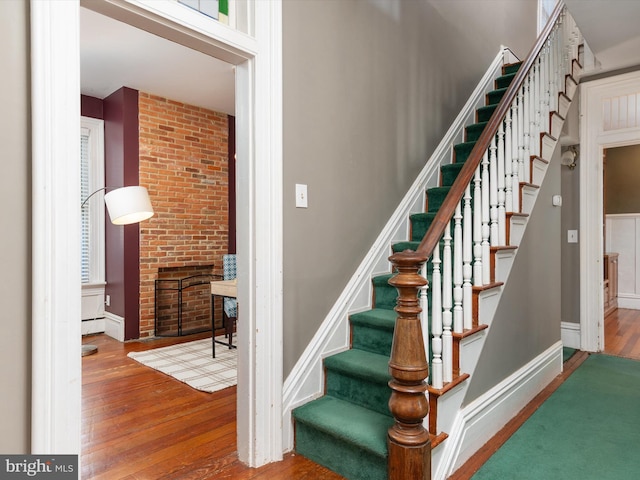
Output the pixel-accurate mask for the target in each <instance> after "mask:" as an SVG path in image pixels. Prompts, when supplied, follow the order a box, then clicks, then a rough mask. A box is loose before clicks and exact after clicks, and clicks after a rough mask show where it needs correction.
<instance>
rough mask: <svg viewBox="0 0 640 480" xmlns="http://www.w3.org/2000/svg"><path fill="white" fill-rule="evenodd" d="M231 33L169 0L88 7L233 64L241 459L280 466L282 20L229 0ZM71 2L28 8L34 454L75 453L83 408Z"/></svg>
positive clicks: (253, 1) (75, 37)
mask: <svg viewBox="0 0 640 480" xmlns="http://www.w3.org/2000/svg"><path fill="white" fill-rule="evenodd" d="M237 3H238V7H239V8H238V9H237V12H238V14H239V15H244V16H243V17H242V18H241V17H239V19H238V20H239V21H238V22H237V23H238V25H248V26H249V27H248V28H249V34H248V35H247V34H244V33H242V32H240V31H237V30H234V29H231V28H229V27H227V26H224V25H221V24H216V25H213V27H212V26H211V22H207V21H205V20H206V19H204V18H202V16H201V15H199V14H197V13H195V12H190V11H189V10H188V9H185V8H184V7H182V6H181V5H179V4H178V3H177V2H173V1H171V0H100V1H95V0H94V1H92V2H90V3H88V5H87V6H90V7H91V8H92V9H94V10H96V11H99V12H101V13H104V14H107V15H109V16H112V17H114V18H117V19H119V20H123V21H126V22H127V23H130V24H132V25H134V26H138V27H144V28H145V29H146V30H149V31H152V32H153V33H157V34H160V35H162V36H163V37H165V38H168V39H170V40H173V41H176V42H179V43H182V44H184V45H186V46H189V47H191V48H195V49H198V50H200V51H203V52H205V53H208V54H209V55H212V56H215V57H217V58H220V59H222V60H225V61H227V62H230V63H233V64H235V65H237V70H236V120H237V130H236V133H237V146H238V148H237V159H238V171H237V182H238V185H237V192H238V199H237V219H238V227H237V238H238V245H237V247H238V267H239V275H238V279H239V281H238V286H239V288H238V301H239V303H240V304H241V305H242V321H241V322H239V323H238V337H239V339H238V341H239V344H243V345H245V354H244V355H240V358H239V360H238V412H240V414H239V415H238V422H237V429H238V453H239V457H240V460H241V461H243V462H245V463H247V464H249V465H250V466H254V467H255V466H260V465H263V464H265V463H268V462H271V461H277V460H280V459H281V458H282V452H283V446H282V425H281V423H282V414H281V410H282V355H283V354H282V55H281V54H282V26H281V22H282V11H281V3H280V1H277V0H274V1H269V2H263V1H257V0H246V2H240V1H238V2H237ZM79 6H80V1H79V0H67V1H64V2H45V1H41V0H31V45H32V47H31V48H32V52H31V55H32V148H33V155H32V167H33V174H32V175H33V182H32V183H33V186H32V189H33V192H32V202H33V206H32V215H33V220H32V225H33V227H32V228H33V232H32V235H33V240H32V244H33V247H32V250H33V271H32V276H33V282H32V298H33V299H32V309H33V313H32V330H33V333H32V348H33V353H32V419H31V424H32V432H31V435H32V453H41V454H45V453H51V454H79V453H80V411H81V408H80V407H81V355H80V341H79V340H80V335H81V332H80V295H81V293H80V262H79V260H80V253H79V252H80V242H79V225H80V223H79V218H80V217H79V215H74V214H73V213H72V212H74V211H78V212H79V208H80V207H79V204H80V202H79V198H80V196H79V172H78V168H77V158H78V156H79V142H78V140H77V132H78V129H79V125H80V85H79V76H80V65H79Z"/></svg>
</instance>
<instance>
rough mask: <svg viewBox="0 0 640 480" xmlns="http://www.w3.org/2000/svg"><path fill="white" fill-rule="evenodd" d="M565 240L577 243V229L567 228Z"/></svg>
mask: <svg viewBox="0 0 640 480" xmlns="http://www.w3.org/2000/svg"><path fill="white" fill-rule="evenodd" d="M567 242H568V243H578V230H567Z"/></svg>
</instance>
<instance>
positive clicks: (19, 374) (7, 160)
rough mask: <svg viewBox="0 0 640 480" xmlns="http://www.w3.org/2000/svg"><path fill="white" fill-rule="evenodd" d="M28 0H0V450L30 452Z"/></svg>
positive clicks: (6, 452) (8, 452)
mask: <svg viewBox="0 0 640 480" xmlns="http://www.w3.org/2000/svg"><path fill="white" fill-rule="evenodd" d="M28 6H29V2H26V1H24V0H4V1H2V2H0V45H2V46H3V48H0V65H2V69H3V72H4V73H3V75H2V88H1V89H0V105H1V106H2V115H0V149H1V150H0V152H1V155H0V156H1V158H2V176H0V205H2V217H1V218H2V223H3V225H4V229H3V232H2V248H0V265H2V276H0V282H1V285H0V305H2V317H3V331H2V335H0V384H1V385H2V390H3V394H2V395H1V396H0V410H1V411H2V421H0V452H2V453H3V454H11V453H29V451H30V450H29V449H30V446H29V445H30V436H29V432H30V429H31V425H30V410H31V394H30V384H31V360H30V358H31V350H30V341H31V340H30V339H31V330H30V324H31V321H30V318H31V309H30V304H31V297H30V291H31V275H30V271H31V248H30V243H31V239H30V222H31V216H30V211H31V193H30V192H31V189H30V183H31V179H30V153H31V152H30V147H29V145H30V137H29V128H30V127H29V123H30V117H29V108H30V104H29V95H30V90H29V82H30V78H29V73H28V72H29V64H28V61H29V38H28V37H29V29H28V24H29V20H28V19H29V16H28V14H29V11H28Z"/></svg>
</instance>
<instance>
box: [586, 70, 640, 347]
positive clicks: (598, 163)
mask: <svg viewBox="0 0 640 480" xmlns="http://www.w3.org/2000/svg"><path fill="white" fill-rule="evenodd" d="M580 91H581V93H580V102H581V103H580V107H581V112H580V114H581V125H580V139H581V142H580V242H581V243H580V337H581V339H580V344H581V347H580V348H581V349H582V350H586V351H590V352H599V351H602V350H604V320H603V318H604V292H603V277H602V272H603V265H602V262H603V256H602V255H603V248H604V246H603V238H602V222H603V220H604V219H603V214H602V208H603V207H602V205H603V198H602V197H603V184H602V182H603V175H602V173H603V172H602V170H603V164H602V155H603V151H604V149H605V148H610V147H619V146H625V145H632V144H637V143H638V139H640V108H637V107H636V106H635V105H637V103H636V98H637V97H636V95H637V94H640V72H632V73H627V74H624V75H618V76H614V77H608V78H604V79H601V80H594V81H592V82H585V83H582V84H581V85H580ZM631 100H632V101H633V111H634V112H635V114H634V115H633V121H632V120H631V119H632V117H631V116H630V115H629V113H630V111H631V108H627V107H628V105H629V101H631ZM611 102H624V105H623V108H621V109H620V110H617V109H606V108H605V107H606V106H607V105H610V104H611ZM605 111H608V112H609V113H607V114H606V115H605V113H604V112H605ZM614 112H616V113H617V114H618V115H619V116H620V120H619V119H618V118H613V117H615V113H614ZM622 112H626V114H624V115H623V113H622ZM623 116H624V119H623V118H622V117H623ZM594 192H599V194H594Z"/></svg>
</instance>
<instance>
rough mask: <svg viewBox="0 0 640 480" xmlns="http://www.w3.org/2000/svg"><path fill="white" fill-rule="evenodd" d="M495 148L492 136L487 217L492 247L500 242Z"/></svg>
mask: <svg viewBox="0 0 640 480" xmlns="http://www.w3.org/2000/svg"><path fill="white" fill-rule="evenodd" d="M496 150H497V147H496V137H493V138H492V139H491V146H490V147H489V205H490V210H489V218H490V221H491V225H490V227H491V245H492V246H494V247H495V246H496V245H499V244H500V243H499V242H500V238H499V232H498V157H497V155H496Z"/></svg>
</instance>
